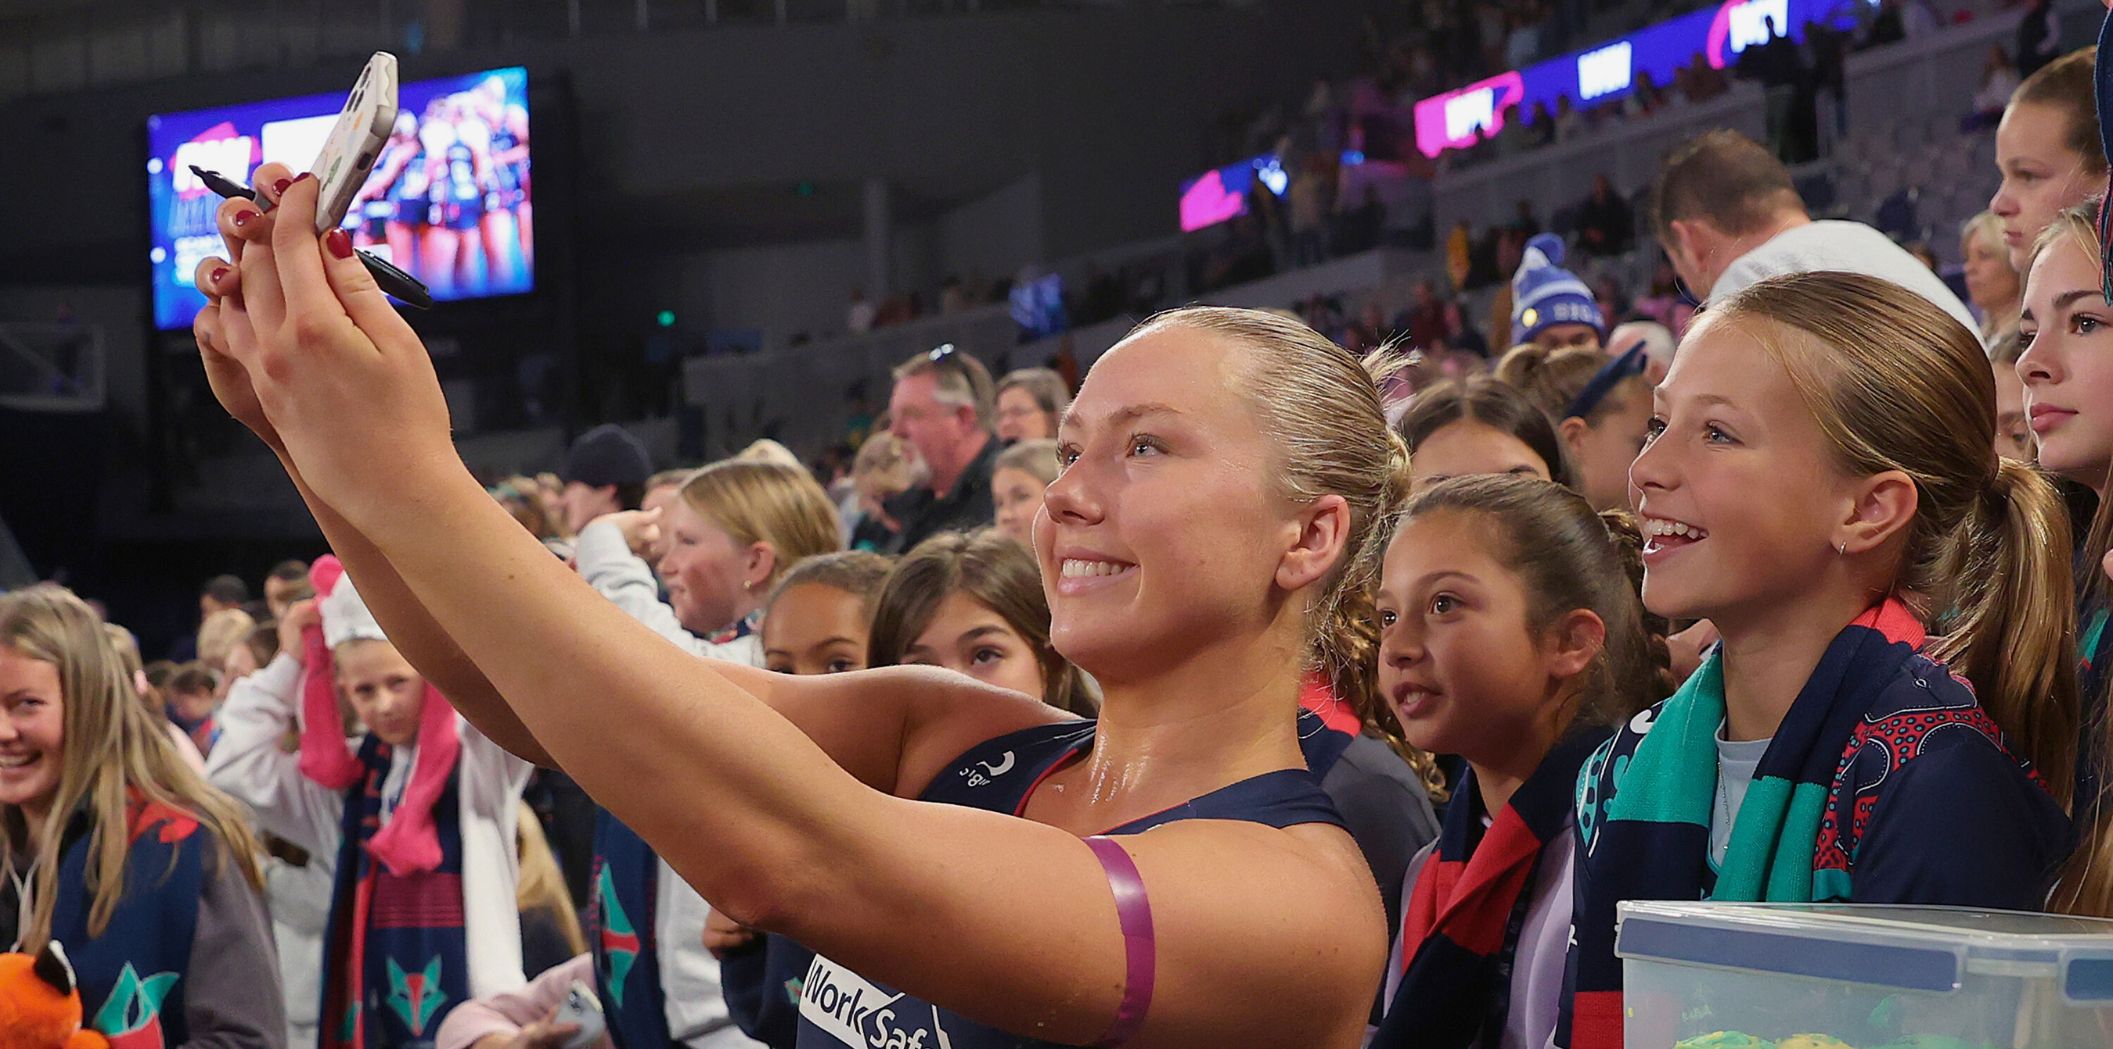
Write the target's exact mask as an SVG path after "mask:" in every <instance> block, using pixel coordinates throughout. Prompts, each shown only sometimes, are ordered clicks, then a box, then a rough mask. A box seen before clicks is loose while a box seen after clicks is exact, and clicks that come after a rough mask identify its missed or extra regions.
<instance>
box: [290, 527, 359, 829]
mask: <svg viewBox="0 0 2113 1049" xmlns="http://www.w3.org/2000/svg"><path fill="white" fill-rule="evenodd" d="M344 577H345V568H344V566H343V565H341V564H339V563H338V559H337V558H336V557H335V556H333V555H330V554H324V555H323V556H321V557H318V558H316V561H315V565H314V566H313V567H311V568H309V570H308V582H309V584H310V585H311V586H313V587H314V588H315V592H316V596H317V597H318V598H321V597H327V596H329V595H330V594H331V593H332V592H334V591H336V590H337V584H338V580H340V579H342V578H344ZM301 665H302V666H303V667H305V668H306V670H305V672H304V673H303V675H302V678H301V774H302V775H304V776H307V777H308V778H309V779H310V780H313V781H314V782H316V783H317V784H320V785H321V786H324V787H327V788H329V789H331V790H336V791H344V790H350V789H352V785H353V784H355V783H358V782H359V779H360V772H361V770H360V763H359V758H358V757H355V756H354V755H353V753H352V750H351V748H349V747H347V746H345V733H344V731H343V729H342V726H343V724H344V722H343V721H341V720H340V719H339V717H338V705H337V680H336V678H337V668H336V665H335V663H333V662H332V660H331V658H330V646H329V645H328V644H327V643H325V642H324V641H323V628H322V626H321V625H320V624H318V625H315V626H311V627H308V628H307V629H305V630H303V631H301Z"/></svg>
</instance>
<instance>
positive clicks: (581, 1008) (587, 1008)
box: [556, 980, 608, 1049]
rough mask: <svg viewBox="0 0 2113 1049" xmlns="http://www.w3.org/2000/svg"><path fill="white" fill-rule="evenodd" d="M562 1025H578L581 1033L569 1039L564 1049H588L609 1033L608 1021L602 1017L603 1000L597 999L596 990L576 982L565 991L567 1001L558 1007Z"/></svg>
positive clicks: (559, 1019)
mask: <svg viewBox="0 0 2113 1049" xmlns="http://www.w3.org/2000/svg"><path fill="white" fill-rule="evenodd" d="M556 1022H558V1023H561V1024H577V1025H578V1026H579V1029H580V1030H579V1033H578V1034H575V1035H573V1036H572V1037H571V1038H569V1039H567V1040H566V1042H565V1045H564V1047H563V1049H587V1047H588V1046H590V1045H593V1044H594V1043H595V1041H596V1040H598V1039H600V1038H601V1037H602V1035H603V1034H605V1033H607V1032H608V1020H607V1019H606V1018H605V1017H604V1016H603V1015H602V1000H601V999H600V998H597V997H595V994H594V988H592V987H589V986H587V985H586V984H585V983H583V982H581V981H579V980H574V981H572V986H571V987H570V988H568V989H567V990H566V991H565V1001H564V1002H563V1003H561V1004H560V1005H559V1006H558V1015H557V1021H556Z"/></svg>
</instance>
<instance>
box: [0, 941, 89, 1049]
mask: <svg viewBox="0 0 2113 1049" xmlns="http://www.w3.org/2000/svg"><path fill="white" fill-rule="evenodd" d="M0 1049H110V1042H109V1040H108V1039H106V1038H104V1037H103V1036H102V1035H100V1034H97V1033H95V1032H94V1031H90V1030H84V1029H83V1028H82V1027H81V991H80V988H79V987H77V986H75V985H74V980H73V964H72V963H71V962H68V961H67V960H66V950H65V948H63V947H60V946H59V945H58V943H57V941H53V942H51V943H47V944H45V945H44V949H43V950H41V951H39V952H37V954H36V956H35V957H31V956H29V955H27V954H0Z"/></svg>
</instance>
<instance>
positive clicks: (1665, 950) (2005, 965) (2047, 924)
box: [1614, 900, 2113, 1002]
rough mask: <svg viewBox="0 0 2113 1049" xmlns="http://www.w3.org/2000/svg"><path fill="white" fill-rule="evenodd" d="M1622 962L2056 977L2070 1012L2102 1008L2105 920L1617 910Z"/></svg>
mask: <svg viewBox="0 0 2113 1049" xmlns="http://www.w3.org/2000/svg"><path fill="white" fill-rule="evenodd" d="M1618 922H1619V925H1618V929H1617V932H1616V937H1615V948H1614V951H1615V953H1616V954H1618V955H1620V956H1621V957H1623V958H1629V959H1636V960H1646V961H1656V962H1667V963H1671V964H1676V965H1704V966H1711V967H1715V968H1725V969H1741V970H1746V971H1750V972H1763V973H1780V974H1783V975H1786V976H1806V977H1812V978H1815V979H1822V980H1839V981H1844V982H1849V983H1863V984H1871V985H1874V986H1880V987H1893V988H1900V989H1906V990H1919V991H1934V992H1945V991H1952V990H1956V989H1958V987H1959V986H1960V984H1961V983H1962V982H1964V980H1965V977H1966V974H1968V973H1975V974H1985V975H1990V976H2010V977H2020V978H2040V979H2044V978H2049V977H2059V978H2060V980H2061V984H2062V993H2063V995H2064V996H2065V997H2067V998H2068V999H2070V1000H2071V1001H2075V1002H2108V1001H2113V921H2107V920H2102V919H2097V918H2074V917H2069V916H2066V915H2058V914H2025V913H2019V912H2015V911H1982V910H1972V909H1969V908H1961V907H1892V906H1877V905H1869V904H1780V903H1679V902H1673V901H1664V900H1638V901H1633V902H1629V903H1624V904H1622V905H1621V908H1620V917H1619V919H1618Z"/></svg>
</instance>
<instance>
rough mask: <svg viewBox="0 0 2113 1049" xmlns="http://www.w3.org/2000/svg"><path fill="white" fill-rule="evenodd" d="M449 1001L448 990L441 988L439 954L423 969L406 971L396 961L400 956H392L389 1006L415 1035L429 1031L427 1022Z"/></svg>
mask: <svg viewBox="0 0 2113 1049" xmlns="http://www.w3.org/2000/svg"><path fill="white" fill-rule="evenodd" d="M447 1000H448V995H447V992H446V991H443V990H441V989H440V958H439V957H438V956H437V955H436V956H435V957H434V958H433V960H432V961H430V962H427V963H426V967H425V969H424V970H423V971H421V972H416V973H407V972H404V970H403V966H401V965H398V964H396V959H394V958H391V959H389V1008H391V1009H394V1010H396V1015H397V1017H398V1018H400V1019H402V1020H403V1022H404V1026H405V1027H408V1028H410V1030H411V1036H412V1037H414V1038H417V1037H421V1036H423V1035H424V1034H425V1033H426V1024H427V1023H428V1022H430V1021H431V1020H432V1019H433V1014H434V1013H436V1012H439V1011H440V1006H441V1005H442V1003H444V1002H446V1001H447Z"/></svg>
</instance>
